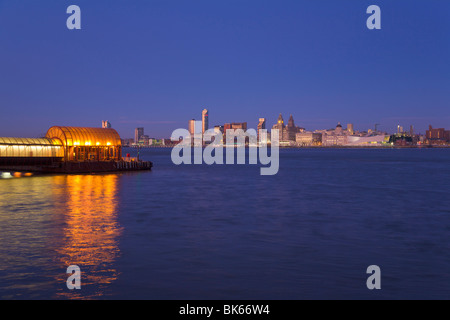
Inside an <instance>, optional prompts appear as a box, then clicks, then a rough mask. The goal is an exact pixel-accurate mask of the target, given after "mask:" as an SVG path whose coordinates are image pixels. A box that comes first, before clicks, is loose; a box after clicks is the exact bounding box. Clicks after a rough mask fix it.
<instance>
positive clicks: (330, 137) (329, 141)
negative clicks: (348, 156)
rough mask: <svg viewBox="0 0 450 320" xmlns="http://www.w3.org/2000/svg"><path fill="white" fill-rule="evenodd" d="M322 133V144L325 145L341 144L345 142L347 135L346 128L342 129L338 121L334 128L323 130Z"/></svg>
mask: <svg viewBox="0 0 450 320" xmlns="http://www.w3.org/2000/svg"><path fill="white" fill-rule="evenodd" d="M321 133H322V145H323V146H325V147H330V146H343V145H346V144H347V141H348V139H347V137H348V136H349V133H348V130H343V129H342V125H341V124H340V123H338V124H337V126H336V128H335V129H331V130H324V131H322V132H321Z"/></svg>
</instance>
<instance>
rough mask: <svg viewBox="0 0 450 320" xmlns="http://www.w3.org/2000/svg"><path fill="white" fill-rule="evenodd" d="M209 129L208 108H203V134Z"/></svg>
mask: <svg viewBox="0 0 450 320" xmlns="http://www.w3.org/2000/svg"><path fill="white" fill-rule="evenodd" d="M206 130H208V109H203V111H202V134H204V133H205V131H206Z"/></svg>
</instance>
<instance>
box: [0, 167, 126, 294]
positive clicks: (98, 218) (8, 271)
mask: <svg viewBox="0 0 450 320" xmlns="http://www.w3.org/2000/svg"><path fill="white" fill-rule="evenodd" d="M118 179H119V177H118V176H117V175H67V176H47V177H34V178H22V179H8V180H6V181H5V180H4V181H2V183H1V184H0V231H1V232H0V240H1V244H2V245H1V248H0V259H1V262H0V278H1V277H5V278H6V279H10V281H6V282H7V285H6V286H3V289H4V290H5V292H8V294H7V295H5V296H2V295H0V297H2V298H20V297H21V296H22V294H21V292H22V291H23V289H24V288H26V289H27V290H29V291H30V292H28V294H30V293H31V296H30V295H27V296H26V297H25V298H29V297H33V292H36V294H37V293H38V292H40V293H42V291H43V290H45V288H46V287H48V289H50V292H49V295H50V297H51V291H52V290H53V291H55V286H54V284H55V281H56V283H57V284H61V285H58V286H57V287H56V292H54V296H55V297H67V298H72V299H76V298H79V297H81V295H80V294H79V293H78V292H76V291H68V290H67V287H66V285H65V284H66V279H67V277H68V275H67V274H65V270H66V268H67V267H68V266H69V265H78V266H79V267H80V268H81V272H82V289H83V298H95V297H100V296H102V294H103V292H104V286H105V285H109V284H111V283H112V282H113V281H115V280H116V279H117V276H118V271H117V269H116V268H115V267H114V262H115V260H116V259H117V257H118V256H119V254H120V251H119V247H118V237H119V235H120V233H121V227H120V226H119V224H118V222H117V206H118V199H117V193H118ZM24 195H26V196H24ZM49 252H51V253H52V254H51V255H49V254H48V253H49ZM49 271H50V272H49ZM51 275H53V279H52V276H51ZM38 279H40V280H38ZM37 280H38V281H37ZM0 292H1V291H0Z"/></svg>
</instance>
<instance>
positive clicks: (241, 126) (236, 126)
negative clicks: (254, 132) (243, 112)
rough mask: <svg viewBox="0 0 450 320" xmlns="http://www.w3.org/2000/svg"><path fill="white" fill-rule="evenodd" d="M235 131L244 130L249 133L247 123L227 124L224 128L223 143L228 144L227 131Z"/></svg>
mask: <svg viewBox="0 0 450 320" xmlns="http://www.w3.org/2000/svg"><path fill="white" fill-rule="evenodd" d="M230 129H233V130H238V129H242V130H244V132H245V131H247V122H233V123H225V124H224V126H223V143H224V144H226V143H227V139H226V137H227V131H228V130H230Z"/></svg>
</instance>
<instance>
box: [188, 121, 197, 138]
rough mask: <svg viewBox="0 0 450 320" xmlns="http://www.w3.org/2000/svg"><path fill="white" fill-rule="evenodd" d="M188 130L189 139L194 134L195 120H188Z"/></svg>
mask: <svg viewBox="0 0 450 320" xmlns="http://www.w3.org/2000/svg"><path fill="white" fill-rule="evenodd" d="M188 130H189V134H190V135H191V137H193V136H194V133H195V119H192V120H189V125H188Z"/></svg>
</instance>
